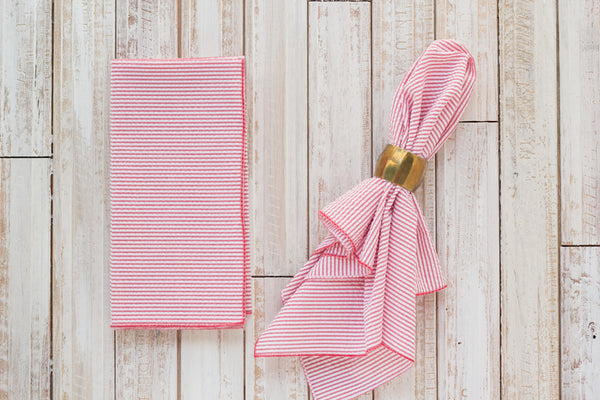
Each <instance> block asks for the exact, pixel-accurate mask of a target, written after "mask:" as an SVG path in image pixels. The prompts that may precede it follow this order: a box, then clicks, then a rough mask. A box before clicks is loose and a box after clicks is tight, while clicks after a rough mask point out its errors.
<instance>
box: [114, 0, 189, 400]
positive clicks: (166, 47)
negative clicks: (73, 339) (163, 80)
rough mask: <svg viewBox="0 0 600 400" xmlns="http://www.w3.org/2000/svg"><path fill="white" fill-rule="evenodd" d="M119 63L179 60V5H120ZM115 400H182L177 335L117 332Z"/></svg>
mask: <svg viewBox="0 0 600 400" xmlns="http://www.w3.org/2000/svg"><path fill="white" fill-rule="evenodd" d="M116 12H117V18H116V20H117V32H116V46H117V57H118V58H177V57H178V55H179V42H178V29H179V27H178V2H177V1H176V0H158V1H148V0H117V10H116ZM116 342H117V346H116V351H115V357H116V360H115V363H116V370H117V375H116V381H115V385H116V390H115V391H116V393H117V399H122V398H123V399H130V398H135V399H140V400H141V399H146V398H157V399H176V398H177V397H178V390H179V388H178V382H177V380H178V378H177V371H178V364H177V352H178V339H177V331H148V330H119V331H117V332H116Z"/></svg>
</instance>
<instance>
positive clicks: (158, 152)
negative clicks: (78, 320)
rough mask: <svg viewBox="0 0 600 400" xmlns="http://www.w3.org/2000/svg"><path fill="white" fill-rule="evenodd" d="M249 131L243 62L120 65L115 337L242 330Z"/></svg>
mask: <svg viewBox="0 0 600 400" xmlns="http://www.w3.org/2000/svg"><path fill="white" fill-rule="evenodd" d="M245 122H246V121H245V104H244V59H243V58H242V57H221V58H200V59H175V60H129V59H118V60H113V62H112V69H111V105H110V201H111V206H110V211H111V231H110V239H111V249H110V250H111V265H110V267H111V269H110V284H111V286H110V289H111V317H112V327H114V328H169V329H183V328H220V327H240V326H242V325H243V323H244V319H245V316H246V314H249V313H250V311H251V307H250V289H249V288H250V279H249V259H248V194H247V162H246V127H245Z"/></svg>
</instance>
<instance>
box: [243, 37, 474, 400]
mask: <svg viewBox="0 0 600 400" xmlns="http://www.w3.org/2000/svg"><path fill="white" fill-rule="evenodd" d="M474 81H475V65H474V60H473V57H472V56H471V54H470V53H469V52H468V50H467V49H466V48H464V47H463V46H462V45H460V44H459V43H457V42H455V41H452V40H440V41H436V42H433V43H432V44H431V45H430V46H429V48H428V49H427V50H426V51H425V52H424V53H423V55H422V56H421V57H420V58H419V59H418V60H417V61H416V62H415V64H414V65H413V67H412V68H411V70H410V71H408V72H407V74H406V75H405V76H404V78H403V80H402V82H401V83H400V86H399V88H398V90H397V92H396V95H395V97H394V101H393V105H392V111H391V121H390V135H389V143H390V144H393V145H395V146H397V147H400V148H403V149H405V150H408V151H409V152H411V153H414V154H416V155H419V156H421V157H423V158H425V159H430V158H431V157H432V156H433V155H434V154H435V152H436V151H437V150H438V149H439V148H440V147H441V145H442V144H443V142H444V141H445V140H446V139H447V138H448V136H449V135H450V134H451V133H452V132H453V131H454V129H455V128H456V125H457V124H458V121H459V119H460V116H461V115H462V113H463V111H464V109H465V107H466V105H467V102H468V100H469V97H470V95H471V92H472V89H473V85H474ZM319 217H320V219H321V221H322V223H323V224H324V225H325V226H326V227H327V229H328V230H329V232H330V234H329V236H328V237H327V238H326V239H325V240H324V241H323V243H322V244H321V245H320V246H319V247H318V248H317V249H315V251H314V252H313V253H312V255H311V257H310V258H309V260H308V262H307V263H306V264H305V265H304V267H303V268H302V269H301V270H300V271H299V272H298V273H297V274H296V276H295V277H294V278H293V279H292V281H291V282H290V283H289V284H288V285H287V287H286V288H285V289H284V290H283V291H282V300H283V307H282V309H281V311H280V312H279V314H278V315H277V316H276V317H275V319H274V320H273V321H272V323H271V324H270V325H269V326H268V327H267V329H266V330H265V332H264V333H263V334H262V335H261V336H260V338H259V339H258V341H257V342H256V345H255V356H257V357H260V356H300V360H301V363H302V366H303V368H304V372H305V374H306V377H307V380H308V382H309V385H310V388H311V391H312V393H313V397H314V398H315V399H316V400H324V399H351V398H354V397H356V396H358V395H360V394H362V393H365V392H368V391H369V390H372V389H373V388H375V387H377V386H379V385H381V384H383V383H385V382H386V381H388V380H390V379H392V378H394V377H396V376H398V375H400V374H402V373H404V372H405V371H406V370H408V369H409V368H410V367H411V366H412V365H413V363H414V351H415V350H414V347H415V325H416V321H415V315H416V309H415V297H416V296H417V295H422V294H427V293H432V292H435V291H438V290H440V289H443V288H444V287H446V283H445V280H444V277H443V274H442V271H441V269H440V266H439V261H438V258H437V255H436V252H435V246H434V243H433V242H432V240H431V237H430V235H429V233H428V230H427V226H426V223H425V220H424V218H423V215H422V213H421V210H420V208H419V205H418V203H417V201H416V198H415V196H414V194H413V193H412V192H410V191H408V190H406V189H404V188H402V187H400V186H397V185H395V184H393V183H391V182H388V181H386V180H384V179H381V178H376V177H374V178H370V179H367V180H365V181H363V182H362V183H360V184H359V185H358V186H356V187H355V188H353V189H351V190H350V191H349V192H347V193H346V194H344V195H343V196H341V197H340V198H338V199H337V200H336V201H334V202H333V203H331V204H329V205H328V206H326V207H325V208H324V209H323V210H321V211H320V213H319Z"/></svg>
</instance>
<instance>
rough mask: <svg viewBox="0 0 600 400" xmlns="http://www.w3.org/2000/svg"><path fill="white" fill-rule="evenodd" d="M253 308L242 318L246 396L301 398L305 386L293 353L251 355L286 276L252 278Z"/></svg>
mask: <svg viewBox="0 0 600 400" xmlns="http://www.w3.org/2000/svg"><path fill="white" fill-rule="evenodd" d="M252 281H253V282H252V283H253V296H254V301H253V304H254V309H253V312H252V315H251V316H249V317H248V318H247V322H246V399H248V400H250V399H252V400H271V399H286V400H305V399H308V386H307V384H306V380H305V379H304V372H303V371H302V367H301V366H300V361H299V360H298V358H297V357H258V358H254V344H255V343H256V340H257V339H258V337H259V336H260V335H261V334H262V332H264V330H265V329H266V328H267V326H268V324H269V323H270V322H271V321H272V320H273V318H275V315H277V313H278V312H279V310H280V309H281V297H280V292H281V290H282V289H283V288H284V287H285V285H286V284H287V283H288V282H289V279H286V278H253V279H252Z"/></svg>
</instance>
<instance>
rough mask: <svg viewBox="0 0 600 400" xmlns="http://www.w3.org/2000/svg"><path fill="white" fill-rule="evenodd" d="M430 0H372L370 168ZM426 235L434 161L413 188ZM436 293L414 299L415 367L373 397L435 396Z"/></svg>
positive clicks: (421, 35) (428, 30) (424, 29)
mask: <svg viewBox="0 0 600 400" xmlns="http://www.w3.org/2000/svg"><path fill="white" fill-rule="evenodd" d="M433 3H434V2H433V0H429V1H424V2H422V1H414V0H374V1H373V2H372V9H373V11H372V12H373V16H372V24H373V27H372V34H373V53H372V57H373V83H372V85H373V91H372V93H373V154H372V157H373V166H374V165H375V163H376V162H377V158H378V157H379V154H380V152H381V151H382V150H383V148H384V146H385V145H386V144H387V140H388V133H389V121H390V112H391V107H392V101H393V98H394V94H395V93H396V89H397V87H398V85H399V84H400V81H401V80H402V77H403V76H404V74H405V73H406V71H408V69H409V68H410V67H411V66H412V64H413V63H414V61H415V60H416V59H417V58H418V57H419V56H420V55H421V53H422V52H423V51H424V50H425V48H427V46H428V45H429V44H430V43H431V41H432V40H433V30H434V22H433V21H434V11H433V10H434V4H433ZM416 196H417V198H418V200H419V204H420V206H421V210H422V211H423V213H424V216H425V219H426V221H427V224H428V226H429V228H430V233H431V234H432V235H433V237H434V238H435V159H432V160H431V161H430V162H429V164H428V167H427V171H426V175H425V180H424V182H423V185H422V186H421V188H420V189H419V190H417V192H416ZM435 309H436V296H435V295H431V296H420V297H418V298H417V329H416V356H415V367H414V368H413V369H411V370H410V371H408V372H407V373H405V374H403V375H401V376H400V377H398V378H397V379H394V380H393V381H391V382H389V383H387V384H385V385H384V386H382V387H381V388H379V389H377V390H375V392H374V397H375V399H376V400H388V399H389V400H392V399H397V398H402V399H419V400H426V399H436V398H437V369H436V368H437V365H436V363H437V357H436V347H437V343H436V340H437V326H436V313H435Z"/></svg>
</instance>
